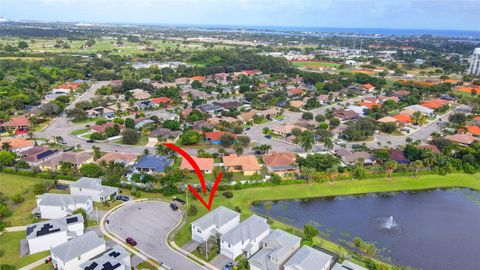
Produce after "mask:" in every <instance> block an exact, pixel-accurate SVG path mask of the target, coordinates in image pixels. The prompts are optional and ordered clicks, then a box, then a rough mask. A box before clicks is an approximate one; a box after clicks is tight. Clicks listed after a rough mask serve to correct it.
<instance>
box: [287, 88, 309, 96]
mask: <svg viewBox="0 0 480 270" xmlns="http://www.w3.org/2000/svg"><path fill="white" fill-rule="evenodd" d="M287 92H288V95H291V96H296V95H303V93H305V90H303V89H300V88H292V89H288V90H287Z"/></svg>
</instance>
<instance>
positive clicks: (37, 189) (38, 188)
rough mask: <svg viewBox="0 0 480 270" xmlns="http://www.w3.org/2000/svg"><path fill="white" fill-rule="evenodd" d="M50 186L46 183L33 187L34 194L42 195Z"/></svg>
mask: <svg viewBox="0 0 480 270" xmlns="http://www.w3.org/2000/svg"><path fill="white" fill-rule="evenodd" d="M47 189H48V186H47V184H46V183H38V184H35V185H34V186H33V194H35V195H41V194H43V193H45V192H47Z"/></svg>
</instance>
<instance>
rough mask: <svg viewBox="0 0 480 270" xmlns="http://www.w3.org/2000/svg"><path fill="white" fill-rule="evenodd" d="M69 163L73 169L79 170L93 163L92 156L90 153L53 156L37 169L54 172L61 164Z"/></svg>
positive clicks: (67, 153)
mask: <svg viewBox="0 0 480 270" xmlns="http://www.w3.org/2000/svg"><path fill="white" fill-rule="evenodd" d="M62 162H64V163H69V164H71V165H72V166H73V167H74V168H77V169H79V168H80V167H82V166H83V165H84V164H87V163H92V162H93V154H92V153H90V152H86V151H83V152H63V153H61V154H60V155H55V156H54V157H52V158H49V159H47V160H45V161H43V162H40V163H39V164H38V167H39V168H40V169H41V170H51V171H54V170H56V169H57V168H58V167H60V165H61V163H62Z"/></svg>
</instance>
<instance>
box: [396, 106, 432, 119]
mask: <svg viewBox="0 0 480 270" xmlns="http://www.w3.org/2000/svg"><path fill="white" fill-rule="evenodd" d="M414 112H421V113H423V114H426V115H433V114H434V113H435V111H434V110H433V109H430V108H427V107H425V106H422V105H418V104H415V105H410V106H407V107H405V108H403V111H401V112H400V114H408V115H410V116H412V115H413V113H414Z"/></svg>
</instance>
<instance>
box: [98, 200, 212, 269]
mask: <svg viewBox="0 0 480 270" xmlns="http://www.w3.org/2000/svg"><path fill="white" fill-rule="evenodd" d="M108 220H109V221H110V222H109V224H107V225H106V228H107V229H108V231H110V232H112V233H114V234H116V235H117V236H118V237H120V238H121V239H126V238H127V237H132V238H133V239H135V240H136V241H137V243H138V244H137V246H136V248H138V249H140V250H141V251H142V252H143V253H145V254H147V255H148V256H150V257H152V258H154V259H156V260H157V261H159V262H163V263H164V264H166V265H167V266H168V267H170V268H172V269H174V270H184V269H185V270H186V269H189V270H200V269H204V268H203V267H201V266H199V265H197V264H195V263H193V262H192V261H190V260H189V259H187V258H186V257H184V256H183V255H181V254H179V253H177V252H176V251H174V250H172V249H170V247H169V246H168V245H167V243H166V239H167V236H168V233H169V232H170V231H171V230H172V229H173V228H174V227H175V226H176V225H177V224H178V223H179V222H180V220H181V213H180V212H178V211H175V212H174V211H172V210H171V209H170V206H169V205H168V204H167V203H165V202H135V203H130V204H127V205H125V206H123V207H120V208H119V209H118V210H116V211H114V212H113V213H111V214H110V216H109V217H108Z"/></svg>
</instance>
